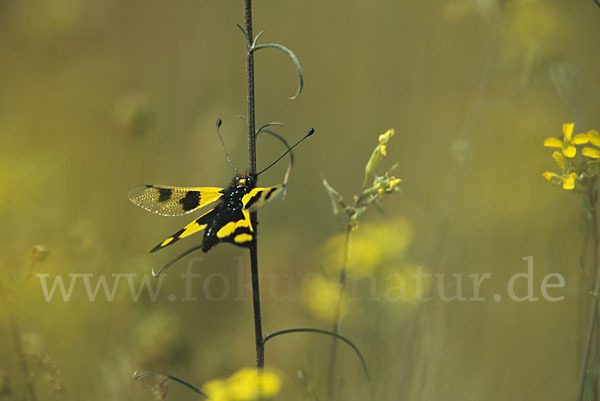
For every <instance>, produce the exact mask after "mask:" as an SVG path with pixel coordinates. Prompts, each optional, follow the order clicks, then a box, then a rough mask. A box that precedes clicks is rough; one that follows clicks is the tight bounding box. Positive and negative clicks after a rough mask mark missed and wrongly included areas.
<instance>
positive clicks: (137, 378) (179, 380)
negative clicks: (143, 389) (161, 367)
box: [133, 372, 208, 398]
mask: <svg viewBox="0 0 600 401" xmlns="http://www.w3.org/2000/svg"><path fill="white" fill-rule="evenodd" d="M156 375H157V373H156V372H144V373H140V374H135V373H134V375H133V380H135V381H136V382H137V381H140V380H144V379H146V378H148V377H151V376H156ZM164 376H165V377H167V378H168V379H170V380H173V381H174V382H177V383H179V384H183V385H184V386H186V387H187V388H189V389H191V390H193V391H195V392H196V393H198V394H200V395H201V396H203V397H205V398H208V395H207V394H206V393H205V392H204V391H202V390H200V389H199V388H198V387H196V386H194V385H193V384H192V383H190V382H188V381H187V380H184V379H182V378H180V377H177V376H173V375H164Z"/></svg>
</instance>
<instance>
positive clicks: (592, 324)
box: [577, 183, 600, 401]
mask: <svg viewBox="0 0 600 401" xmlns="http://www.w3.org/2000/svg"><path fill="white" fill-rule="evenodd" d="M593 184H594V183H592V185H591V189H590V193H589V207H590V213H589V215H590V220H591V221H590V223H591V226H592V227H591V231H592V261H591V263H592V271H593V272H595V275H596V277H595V283H594V290H593V292H592V303H591V306H590V312H589V320H588V327H587V332H586V335H585V344H584V349H583V357H582V359H581V367H580V372H579V375H580V376H579V387H578V390H577V401H583V397H584V394H585V387H586V382H587V378H588V372H587V370H588V365H589V360H590V354H591V349H592V338H593V336H594V330H595V329H596V325H597V320H598V295H599V292H600V268H599V266H598V218H597V214H596V195H595V193H594V189H595V185H593ZM594 359H597V358H594ZM594 383H597V382H596V380H594ZM595 392H596V390H594V393H595Z"/></svg>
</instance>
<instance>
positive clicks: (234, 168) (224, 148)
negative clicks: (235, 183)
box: [217, 118, 240, 175]
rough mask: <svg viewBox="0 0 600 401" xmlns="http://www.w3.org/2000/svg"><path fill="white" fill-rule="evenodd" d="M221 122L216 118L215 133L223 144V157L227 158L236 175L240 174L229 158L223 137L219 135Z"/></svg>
mask: <svg viewBox="0 0 600 401" xmlns="http://www.w3.org/2000/svg"><path fill="white" fill-rule="evenodd" d="M222 123H223V122H222V121H221V119H220V118H219V119H218V120H217V135H219V140H220V141H221V146H223V150H224V151H225V157H226V158H227V162H228V163H229V165H230V166H231V168H233V170H234V171H235V173H236V174H237V175H240V171H239V170H238V169H237V168H236V167H235V166H234V164H233V162H232V161H231V159H230V158H229V153H228V152H227V148H226V147H225V142H224V141H223V137H222V136H221V130H220V128H221V124H222Z"/></svg>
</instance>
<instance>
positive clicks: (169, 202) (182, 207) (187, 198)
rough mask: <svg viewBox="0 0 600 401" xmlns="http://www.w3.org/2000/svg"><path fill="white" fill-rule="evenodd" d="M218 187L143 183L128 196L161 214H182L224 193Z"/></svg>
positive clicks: (149, 209) (131, 199)
mask: <svg viewBox="0 0 600 401" xmlns="http://www.w3.org/2000/svg"><path fill="white" fill-rule="evenodd" d="M222 190H223V188H216V187H170V186H166V185H143V186H139V187H135V188H133V189H132V190H131V191H129V193H128V194H127V197H128V198H129V200H130V201H131V202H133V203H134V204H135V205H137V206H139V207H141V208H142V209H145V210H147V211H149V212H152V213H156V214H160V215H161V216H181V215H183V214H187V213H191V212H193V211H194V210H197V209H199V208H201V207H203V206H206V205H208V204H210V203H212V202H214V201H216V200H217V199H219V198H220V197H221V196H222V195H223V193H222V192H221V191H222Z"/></svg>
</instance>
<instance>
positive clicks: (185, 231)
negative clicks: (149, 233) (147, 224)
mask: <svg viewBox="0 0 600 401" xmlns="http://www.w3.org/2000/svg"><path fill="white" fill-rule="evenodd" d="M214 216H215V210H214V209H213V210H209V211H208V212H206V213H204V214H203V215H202V216H200V217H198V218H197V219H196V220H194V221H192V222H191V223H189V224H188V225H186V226H185V227H183V228H182V229H181V230H179V231H177V232H176V233H175V234H173V235H171V236H170V237H169V238H167V239H166V240H164V241H162V242H161V243H160V244H158V245H156V246H155V247H154V248H152V250H151V251H150V252H156V251H158V250H159V249H163V248H165V247H167V246H169V245H171V244H174V243H175V242H177V241H179V240H180V239H181V238H185V237H189V236H190V235H192V234H195V233H197V232H198V231H202V230H204V229H205V228H206V226H207V225H208V224H209V223H210V222H211V221H212V220H213V219H214Z"/></svg>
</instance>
